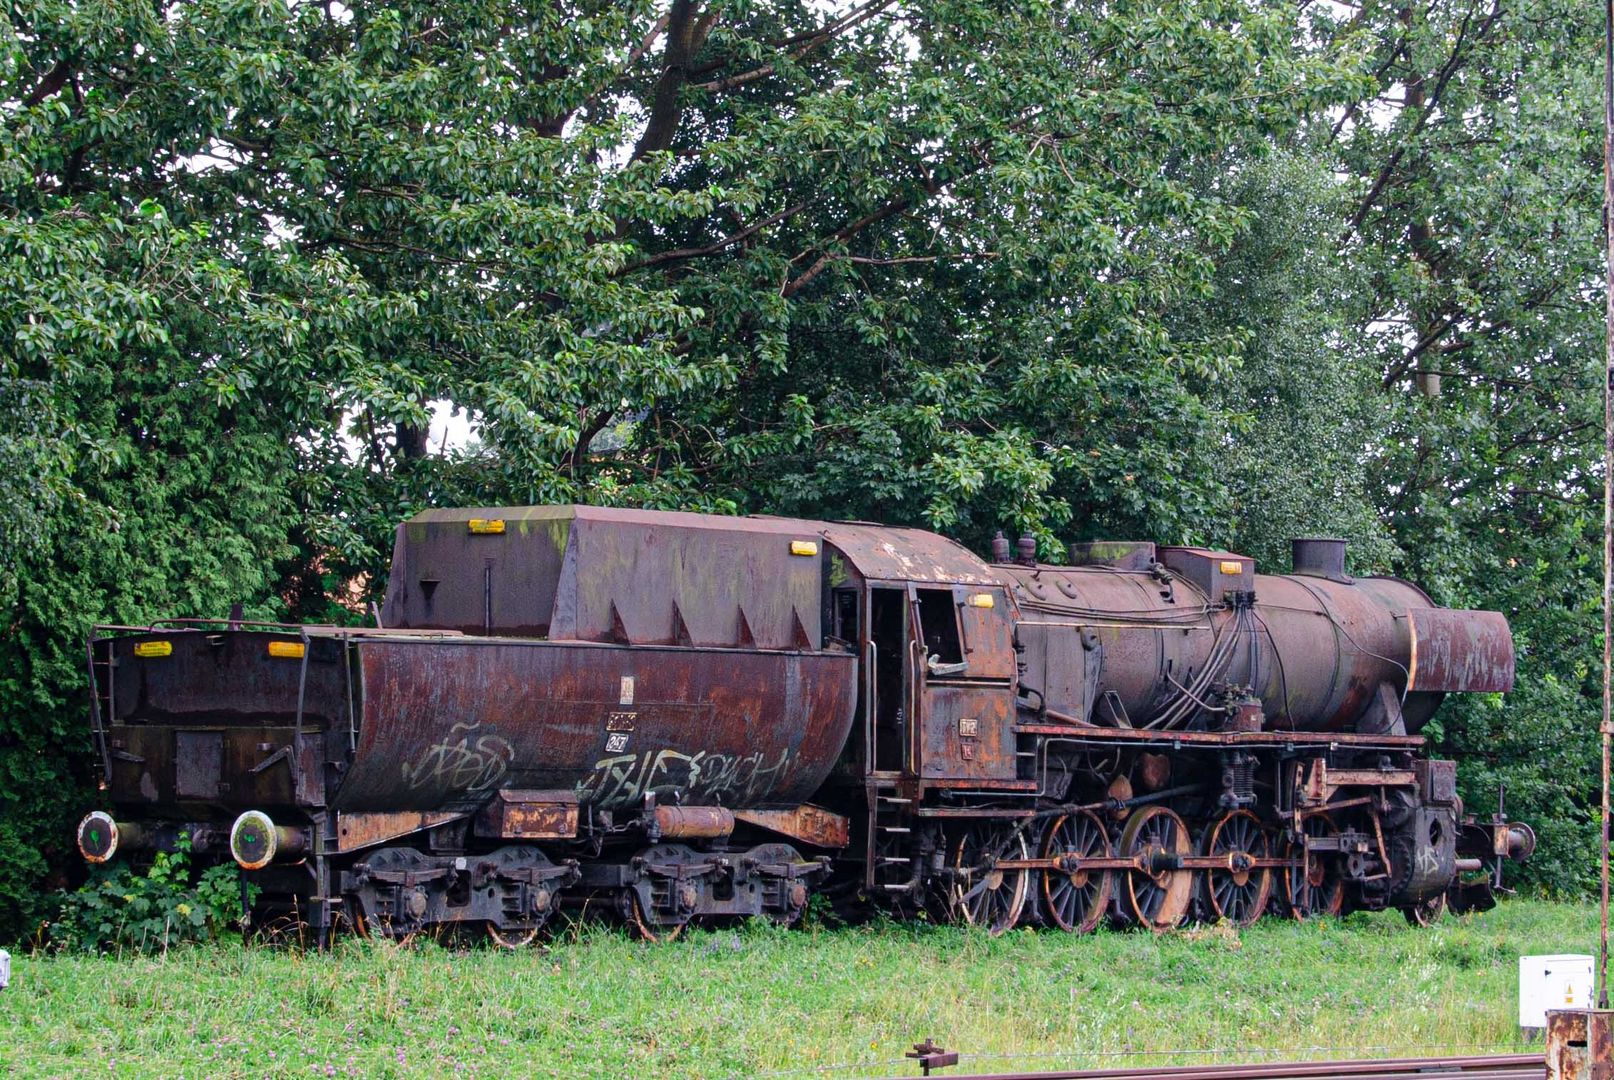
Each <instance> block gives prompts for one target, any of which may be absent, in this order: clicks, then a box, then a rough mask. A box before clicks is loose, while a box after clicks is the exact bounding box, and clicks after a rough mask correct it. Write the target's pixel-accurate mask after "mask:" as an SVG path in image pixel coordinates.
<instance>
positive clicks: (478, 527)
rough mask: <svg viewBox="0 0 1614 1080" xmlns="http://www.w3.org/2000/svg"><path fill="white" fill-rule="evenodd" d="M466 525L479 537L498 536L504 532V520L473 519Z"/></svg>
mask: <svg viewBox="0 0 1614 1080" xmlns="http://www.w3.org/2000/svg"><path fill="white" fill-rule="evenodd" d="M466 524H467V525H469V526H470V529H471V532H473V533H475V534H476V535H478V536H497V535H499V534H500V533H502V532H504V519H503V518H472V519H471V520H470V521H468V522H466Z"/></svg>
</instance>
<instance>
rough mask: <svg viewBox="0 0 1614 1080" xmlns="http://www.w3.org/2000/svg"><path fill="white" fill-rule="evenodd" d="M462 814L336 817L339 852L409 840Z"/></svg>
mask: <svg viewBox="0 0 1614 1080" xmlns="http://www.w3.org/2000/svg"><path fill="white" fill-rule="evenodd" d="M464 816H465V815H464V814H463V813H449V812H444V811H437V812H431V813H419V812H402V813H373V812H372V813H343V812H338V813H337V815H336V849H337V850H338V851H357V850H358V849H359V848H366V847H371V846H373V845H375V844H384V843H386V842H387V841H388V840H396V839H398V837H400V836H408V835H409V834H411V833H417V832H420V831H422V830H424V829H430V828H433V827H435V826H438V825H446V824H447V823H448V822H450V821H457V820H459V819H460V818H462V817H464Z"/></svg>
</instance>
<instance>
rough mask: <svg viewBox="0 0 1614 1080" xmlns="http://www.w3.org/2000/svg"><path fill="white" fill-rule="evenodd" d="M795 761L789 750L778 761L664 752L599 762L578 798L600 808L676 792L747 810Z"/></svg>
mask: <svg viewBox="0 0 1614 1080" xmlns="http://www.w3.org/2000/svg"><path fill="white" fill-rule="evenodd" d="M792 757H793V754H792V752H791V750H790V749H789V748H788V747H787V748H786V749H784V750H781V751H780V752H779V755H778V757H777V758H773V759H770V758H768V757H766V756H765V755H764V754H763V753H762V752H761V751H757V752H755V753H751V754H708V753H706V752H705V751H704V750H699V751H696V752H695V753H693V754H684V753H680V752H679V751H677V750H667V749H664V750H647V751H645V752H644V753H641V754H619V755H616V756H614V757H608V758H602V759H600V760H599V761H596V762H595V763H594V771H593V772H591V773H589V775H588V776H587V777H586V778H584V779H583V780H582V781H581V782H580V783H579V784H578V785H577V798H578V801H579V802H583V803H588V804H592V805H595V806H627V805H631V804H633V803H637V802H638V801H639V800H640V799H641V798H643V797H644V795H645V793H647V792H655V793H656V794H657V795H658V796H660V795H670V794H672V793H673V792H675V791H676V792H679V793H680V794H682V795H683V796H685V797H686V798H698V799H703V800H706V799H709V800H714V801H716V802H719V803H726V804H727V805H730V806H744V805H746V804H747V803H751V802H754V801H756V800H757V799H760V798H762V797H763V796H764V795H766V794H768V792H770V791H772V790H773V789H774V788H775V787H776V786H777V785H778V784H779V782H780V780H781V779H782V778H783V777H784V775H785V773H786V772H787V771H788V770H789V768H790V763H791V759H792Z"/></svg>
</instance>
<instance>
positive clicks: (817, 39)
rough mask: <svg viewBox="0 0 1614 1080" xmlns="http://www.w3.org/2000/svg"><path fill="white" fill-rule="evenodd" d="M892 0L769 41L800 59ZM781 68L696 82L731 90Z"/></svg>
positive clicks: (713, 89)
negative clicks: (813, 28)
mask: <svg viewBox="0 0 1614 1080" xmlns="http://www.w3.org/2000/svg"><path fill="white" fill-rule="evenodd" d="M893 2H894V0H869V2H868V3H866V4H864V5H863V6H862V7H860V8H854V9H853V10H852V11H850V12H848V13H847V14H846V15H844V16H842V17H841V18H840V19H837V20H836V21H835V22H832V23H830V24H829V25H828V26H825V27H823V28H822V29H820V30H814V31H808V32H806V33H803V34H797V35H796V36H794V37H789V38H784V39H782V40H780V41H778V42H770V43H769V44H777V45H779V46H781V47H791V48H790V57H791V59H793V60H799V59H801V58H802V57H804V56H806V55H807V54H808V53H810V52H812V51H813V50H814V49H816V48H818V47H819V46H820V45H823V44H825V43H826V42H829V41H833V40H834V39H835V38H837V37H839V36H840V35H841V34H843V33H845V32H846V31H848V30H850V29H852V28H853V27H854V26H857V25H858V24H860V23H864V22H867V21H868V20H870V19H872V18H874V16H876V15H878V14H879V13H880V12H882V11H884V10H885V9H886V8H888V7H890V6H891V5H892V3H893ZM721 66H722V65H721V64H714V65H712V66H711V67H708V68H705V69H703V71H702V72H699V74H704V72H705V71H714V70H716V69H717V68H718V67H721ZM778 68H779V65H778V63H777V62H770V63H766V64H763V65H762V66H761V67H757V68H752V69H751V70H750V71H743V72H741V73H740V74H738V75H730V76H728V77H726V78H722V79H713V80H712V81H711V82H704V83H695V84H694V86H695V89H697V90H706V91H708V92H711V93H721V92H722V91H724V90H732V89H734V88H735V87H737V86H744V85H745V84H746V83H750V82H756V81H757V80H758V79H765V78H767V77H768V76H769V75H772V74H773V73H774V72H775V71H777V70H778Z"/></svg>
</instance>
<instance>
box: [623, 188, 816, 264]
mask: <svg viewBox="0 0 1614 1080" xmlns="http://www.w3.org/2000/svg"><path fill="white" fill-rule="evenodd" d="M805 209H807V204H806V203H804V202H802V203H797V204H796V205H795V206H792V207H790V208H789V209H788V210H781V211H779V212H778V213H777V214H774V215H773V216H771V217H766V218H763V219H762V220H761V221H758V222H754V223H752V224H750V225H747V226H746V227H745V228H743V229H741V230H740V231H739V232H735V233H730V234H729V235H728V236H725V237H723V238H722V239H721V240H714V241H712V242H711V243H710V244H707V245H706V246H704V247H698V248H677V249H675V250H673V251H660V252H657V253H656V254H654V255H651V256H649V257H647V258H644V259H641V260H639V261H638V262H636V263H633V264H631V265H629V266H625V267H623V268H622V269H621V270H618V271H617V272H616V273H615V274H613V275H612V276H613V277H621V276H623V275H624V274H631V273H633V272H634V271H635V270H643V269H645V268H646V267H649V266H659V265H661V264H662V263H667V262H673V261H675V260H678V259H698V258H701V257H703V256H706V255H716V254H717V253H718V252H719V251H722V250H723V249H724V248H726V247H729V246H731V245H733V244H738V243H739V242H740V241H742V240H744V239H746V238H747V237H749V236H752V235H754V234H755V233H757V232H758V231H759V230H762V229H766V228H768V227H769V226H770V225H777V224H779V223H780V222H781V221H784V220H786V219H788V218H792V217H795V216H796V215H797V214H799V213H801V212H802V211H803V210H805Z"/></svg>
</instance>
